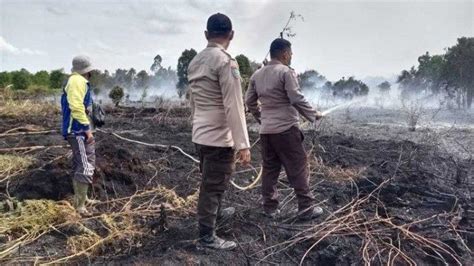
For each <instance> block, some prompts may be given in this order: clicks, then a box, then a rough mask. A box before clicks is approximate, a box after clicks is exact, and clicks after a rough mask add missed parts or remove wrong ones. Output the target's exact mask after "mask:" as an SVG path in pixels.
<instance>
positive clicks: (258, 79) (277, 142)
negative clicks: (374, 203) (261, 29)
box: [246, 38, 322, 220]
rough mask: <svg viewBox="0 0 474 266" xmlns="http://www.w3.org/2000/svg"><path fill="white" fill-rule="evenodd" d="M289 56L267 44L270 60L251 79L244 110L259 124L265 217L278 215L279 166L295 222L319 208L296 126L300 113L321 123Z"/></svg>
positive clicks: (281, 45)
mask: <svg viewBox="0 0 474 266" xmlns="http://www.w3.org/2000/svg"><path fill="white" fill-rule="evenodd" d="M292 55H293V53H292V51H291V43H290V42H289V41H287V40H285V39H282V38H278V39H276V40H274V41H273V42H272V44H271V45H270V57H271V61H270V62H268V64H267V65H266V66H264V67H263V68H261V69H259V70H257V71H256V72H255V73H254V74H253V75H252V77H251V78H250V83H249V88H248V90H247V93H246V105H247V107H248V109H249V111H250V112H251V113H252V114H253V115H254V117H255V118H256V119H257V121H259V122H260V123H261V126H260V142H261V145H262V158H263V171H262V196H263V208H264V211H265V214H267V215H268V216H269V217H271V218H275V217H276V216H277V215H278V214H279V210H278V193H277V183H278V176H279V175H280V171H281V167H282V166H284V167H285V171H286V174H287V176H288V180H289V182H290V184H291V186H292V187H293V189H294V191H295V194H296V197H297V200H298V209H299V214H298V217H299V218H300V219H302V220H307V219H311V218H313V217H315V216H317V215H319V214H321V213H322V209H321V208H319V207H316V208H313V207H312V205H313V196H312V193H311V191H310V188H309V172H308V162H307V155H306V151H305V149H304V147H303V133H302V132H301V130H300V129H299V127H298V124H299V114H300V115H302V116H304V117H305V118H306V119H307V120H309V121H311V122H314V121H315V120H317V119H320V118H321V113H320V112H318V111H316V110H315V109H314V108H313V107H312V106H311V105H310V104H309V103H308V101H307V100H306V99H305V97H304V95H303V94H302V93H301V90H300V87H299V85H298V79H297V77H296V73H295V71H294V70H293V69H292V68H290V67H289V65H290V64H291V58H292ZM258 102H260V105H259V104H258Z"/></svg>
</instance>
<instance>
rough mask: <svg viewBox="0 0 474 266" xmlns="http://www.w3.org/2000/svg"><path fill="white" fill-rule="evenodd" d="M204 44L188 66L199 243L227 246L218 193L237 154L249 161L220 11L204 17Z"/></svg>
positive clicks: (228, 29)
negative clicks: (198, 179) (219, 224)
mask: <svg viewBox="0 0 474 266" xmlns="http://www.w3.org/2000/svg"><path fill="white" fill-rule="evenodd" d="M205 35H206V39H207V40H208V45H207V47H206V48H205V49H204V50H203V51H201V52H200V53H199V54H197V55H196V56H195V57H194V59H193V60H192V61H191V63H190V64H189V67H188V80H189V88H190V100H191V108H192V112H193V134H192V135H193V137H192V140H193V142H194V143H195V145H196V149H197V152H198V154H199V159H200V169H201V172H202V183H201V187H200V193H199V201H198V211H197V214H198V220H199V235H200V240H199V241H200V244H201V245H202V246H205V247H210V248H216V249H233V248H235V247H236V243H235V242H233V241H226V240H223V239H221V238H219V237H218V236H216V234H215V227H216V220H217V219H219V218H222V217H226V216H227V217H229V216H231V215H232V214H233V213H234V211H235V209H234V208H227V209H223V208H221V202H222V197H223V195H224V192H225V190H226V189H227V186H228V184H229V181H230V176H231V174H232V172H233V170H234V167H235V164H234V162H235V151H237V160H238V161H240V162H241V163H243V164H248V163H249V162H250V144H249V138H248V133H247V124H246V121H245V109H244V104H243V97H242V89H241V85H240V73H239V66H238V64H237V61H236V60H235V59H233V58H232V57H231V56H230V54H229V53H228V52H227V51H226V49H227V48H228V47H229V44H230V42H231V40H232V38H233V37H234V31H233V30H232V23H231V21H230V19H229V18H228V17H227V16H226V15H223V14H219V13H218V14H214V15H212V16H211V17H210V18H209V19H208V21H207V31H206V32H205Z"/></svg>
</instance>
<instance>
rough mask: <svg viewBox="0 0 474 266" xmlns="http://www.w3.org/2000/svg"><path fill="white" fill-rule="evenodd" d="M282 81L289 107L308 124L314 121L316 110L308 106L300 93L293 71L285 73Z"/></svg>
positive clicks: (316, 116) (316, 115)
mask: <svg viewBox="0 0 474 266" xmlns="http://www.w3.org/2000/svg"><path fill="white" fill-rule="evenodd" d="M284 81H285V90H286V93H287V95H288V98H289V99H290V103H291V105H293V106H294V107H295V108H296V110H298V112H299V113H300V114H301V115H302V116H304V117H305V118H306V119H308V120H309V121H310V122H314V121H316V119H317V118H318V116H319V114H318V112H317V111H316V109H314V108H313V106H311V104H309V102H308V101H307V100H306V98H305V97H304V95H303V93H301V89H300V86H299V84H298V79H297V77H296V73H295V72H294V71H293V70H288V71H286V72H285V74H284Z"/></svg>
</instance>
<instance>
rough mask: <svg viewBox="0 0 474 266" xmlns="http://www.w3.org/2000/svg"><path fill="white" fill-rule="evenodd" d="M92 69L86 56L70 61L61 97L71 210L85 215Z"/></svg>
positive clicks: (90, 166)
mask: <svg viewBox="0 0 474 266" xmlns="http://www.w3.org/2000/svg"><path fill="white" fill-rule="evenodd" d="M92 70H93V67H92V65H91V61H90V59H89V58H88V57H87V56H76V57H74V59H73V60H72V69H71V72H72V74H71V76H70V77H69V79H68V81H67V84H66V86H65V87H64V91H63V95H62V97H61V109H62V115H63V121H62V134H63V137H64V139H66V140H67V141H68V142H69V144H70V145H71V148H72V155H73V177H72V181H73V188H74V207H75V208H76V210H77V212H79V213H80V214H81V215H87V214H88V211H87V209H86V207H85V204H86V201H88V199H87V190H88V189H89V185H90V184H92V176H93V174H94V169H95V141H94V136H93V134H92V126H91V123H90V119H89V117H88V113H89V111H88V109H89V108H90V107H91V106H92V98H91V92H90V86H89V81H88V80H89V79H90V77H91V71H92Z"/></svg>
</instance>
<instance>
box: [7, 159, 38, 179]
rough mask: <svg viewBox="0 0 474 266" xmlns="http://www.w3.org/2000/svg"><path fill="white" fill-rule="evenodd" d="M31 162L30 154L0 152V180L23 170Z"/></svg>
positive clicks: (32, 161) (32, 160)
mask: <svg viewBox="0 0 474 266" xmlns="http://www.w3.org/2000/svg"><path fill="white" fill-rule="evenodd" d="M33 163H34V158H33V157H30V156H18V155H8V154H0V182H2V181H4V180H5V179H8V178H9V177H10V176H13V175H17V174H19V173H21V172H23V171H25V170H26V169H28V168H29V167H30V166H31V165H33Z"/></svg>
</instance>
